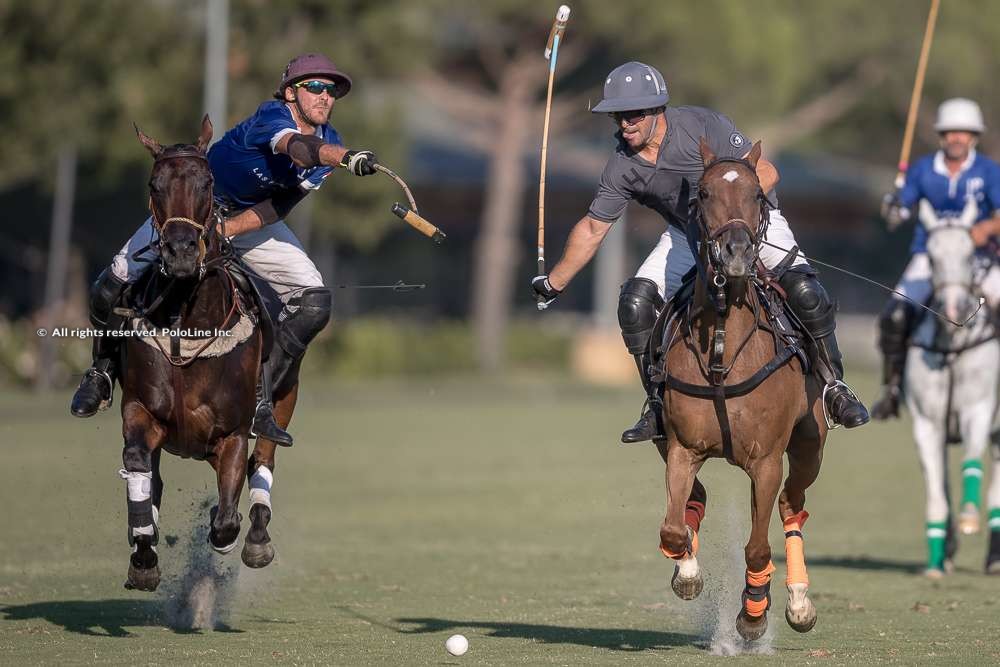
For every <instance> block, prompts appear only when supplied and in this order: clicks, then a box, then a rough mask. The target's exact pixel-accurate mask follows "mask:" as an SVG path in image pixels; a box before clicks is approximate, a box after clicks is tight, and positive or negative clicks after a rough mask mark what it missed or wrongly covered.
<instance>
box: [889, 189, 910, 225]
mask: <svg viewBox="0 0 1000 667" xmlns="http://www.w3.org/2000/svg"><path fill="white" fill-rule="evenodd" d="M882 218H883V219H884V220H885V222H886V225H887V226H888V227H889V230H890V231H892V230H893V229H896V227H899V226H900V225H901V224H903V223H904V222H906V221H907V220H909V219H910V209H908V208H906V207H905V206H903V202H901V201H900V200H899V195H897V194H896V193H894V192H890V193H889V194H887V195H886V196H885V197H883V198H882Z"/></svg>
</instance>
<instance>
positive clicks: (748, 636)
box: [736, 610, 767, 642]
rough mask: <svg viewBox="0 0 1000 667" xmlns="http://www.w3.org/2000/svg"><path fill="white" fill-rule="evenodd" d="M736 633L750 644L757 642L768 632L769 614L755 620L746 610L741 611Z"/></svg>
mask: <svg viewBox="0 0 1000 667" xmlns="http://www.w3.org/2000/svg"><path fill="white" fill-rule="evenodd" d="M736 632H738V633H740V637H743V639H745V640H746V641H748V642H755V641H757V640H758V639H760V638H761V637H763V636H764V633H765V632H767V613H766V612H765V613H763V614H761V615H760V616H759V617H758V618H754V617H753V616H747V613H746V611H745V610H741V611H740V615H739V616H737V617H736Z"/></svg>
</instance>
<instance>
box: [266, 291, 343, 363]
mask: <svg viewBox="0 0 1000 667" xmlns="http://www.w3.org/2000/svg"><path fill="white" fill-rule="evenodd" d="M332 305H333V292H331V291H330V289H329V288H328V287H310V288H308V289H306V290H303V291H302V293H301V294H299V295H298V296H295V297H292V298H291V299H289V301H288V306H291V308H288V307H286V308H285V310H284V311H282V313H281V315H280V316H279V318H278V320H279V324H278V331H277V336H276V338H277V342H278V345H280V346H281V349H283V350H284V351H285V352H287V353H288V355H289V356H291V357H292V358H293V359H298V358H300V357H301V356H302V355H303V354H305V352H306V346H307V345H309V343H311V342H312V339H313V338H315V337H316V334H318V333H319V332H320V331H322V330H323V327H325V326H326V325H327V323H328V322H329V321H330V309H331V307H332ZM292 309H294V311H293V310H292Z"/></svg>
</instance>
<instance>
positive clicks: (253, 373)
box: [120, 116, 274, 591]
mask: <svg viewBox="0 0 1000 667" xmlns="http://www.w3.org/2000/svg"><path fill="white" fill-rule="evenodd" d="M136 132H137V134H138V136H139V140H140V141H141V142H142V144H143V145H144V146H145V147H146V148H147V150H149V152H150V153H151V154H152V156H153V158H154V162H153V170H152V174H151V176H150V180H149V189H150V208H151V211H152V220H153V225H154V227H155V229H156V231H157V234H158V241H156V243H158V249H159V262H160V267H159V271H149V272H147V274H146V275H145V276H144V277H143V278H142V279H140V281H139V282H137V283H136V284H135V285H134V286H133V287H132V288H131V297H130V299H129V304H128V307H126V308H123V309H122V311H123V314H126V315H128V316H129V322H130V326H127V327H126V330H125V331H124V333H127V334H135V335H130V336H129V337H128V338H127V342H126V345H125V346H123V348H124V351H123V354H124V359H123V360H122V363H121V366H120V367H121V368H123V369H124V370H123V374H122V379H121V384H122V403H121V410H122V432H123V436H124V439H125V446H124V450H123V452H122V461H123V463H124V469H123V470H122V471H121V476H122V477H123V478H124V479H125V480H126V482H127V490H128V525H129V531H128V536H129V543H130V545H131V546H132V549H133V551H132V555H131V558H130V563H129V570H128V579H127V580H126V582H125V586H126V587H127V588H135V589H140V590H146V591H152V590H155V589H156V587H157V586H158V584H159V581H160V571H159V566H158V559H157V554H156V548H155V547H156V543H157V540H158V533H159V530H158V522H159V508H160V502H161V500H162V497H163V480H162V479H161V477H160V453H161V451H162V450H164V449H165V450H166V451H168V452H170V453H171V454H174V455H176V456H181V457H183V458H194V459H199V460H205V461H208V463H209V464H210V465H211V466H212V467H213V468H214V469H215V472H216V476H217V481H218V489H219V502H218V505H217V506H216V507H215V508H213V509H212V512H211V519H210V532H209V542H210V544H211V546H212V548H213V549H215V550H216V551H218V552H220V553H228V552H229V551H231V550H232V549H233V548H234V547H235V546H236V543H237V540H238V538H239V533H240V520H241V517H240V514H239V512H238V508H237V506H238V503H239V499H240V493H241V490H242V487H243V484H244V482H246V481H247V473H248V466H247V449H248V444H247V441H248V436H249V431H250V425H251V420H252V417H253V414H254V406H255V394H254V389H255V386H256V383H257V376H258V369H259V367H260V364H261V357H262V351H263V336H262V333H261V329H260V327H259V326H258V325H257V321H256V318H255V317H254V312H253V308H252V305H251V303H249V301H251V300H248V299H247V298H246V297H245V296H244V295H243V294H241V292H240V290H238V289H237V283H236V281H235V279H234V275H233V273H232V272H231V270H230V268H229V267H228V265H227V258H226V256H225V255H224V253H223V252H222V239H221V236H220V235H219V234H218V233H217V232H216V225H217V224H218V223H219V220H220V218H219V217H218V216H217V215H216V212H215V210H214V206H213V199H212V186H213V178H212V172H211V170H210V169H209V165H208V160H207V158H206V154H205V149H206V147H207V146H208V143H209V141H210V140H211V138H212V124H211V122H210V121H209V119H208V116H205V118H204V119H203V121H202V128H201V134H200V136H199V137H198V139H197V141H196V142H195V143H194V144H190V145H186V144H176V145H173V146H167V147H164V146H162V145H160V144H159V143H158V142H156V141H155V140H153V139H151V138H150V137H148V136H146V135H145V134H143V133H142V132H141V131H140V130H139V129H138V128H136ZM258 446H261V445H260V444H259V445H258ZM271 457H272V466H273V445H272V452H271ZM260 467H261V466H259V465H256V464H255V463H254V461H253V460H252V461H251V465H250V473H251V474H252V475H253V476H252V477H251V480H250V487H251V492H250V495H251V508H250V519H251V528H250V531H249V533H248V535H247V539H246V542H245V544H244V549H243V561H244V562H245V563H246V564H247V565H249V566H251V567H263V566H264V565H267V564H268V563H270V562H271V559H272V558H273V557H274V550H273V548H272V547H271V545H270V538H269V536H268V535H267V522H268V521H269V520H270V493H269V491H270V480H271V476H270V470H268V469H264V470H259V468H260Z"/></svg>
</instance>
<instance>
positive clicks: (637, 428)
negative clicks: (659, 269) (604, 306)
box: [618, 278, 664, 444]
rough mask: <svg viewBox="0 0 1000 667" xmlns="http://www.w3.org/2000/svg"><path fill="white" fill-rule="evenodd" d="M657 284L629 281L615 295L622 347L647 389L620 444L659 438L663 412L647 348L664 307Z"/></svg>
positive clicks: (644, 280) (640, 279) (641, 279)
mask: <svg viewBox="0 0 1000 667" xmlns="http://www.w3.org/2000/svg"><path fill="white" fill-rule="evenodd" d="M663 305H664V304H663V298H662V297H660V293H659V290H658V288H657V286H656V283H655V282H653V281H652V280H649V279H648V278H629V279H628V280H626V281H625V284H624V285H622V291H621V294H620V295H619V296H618V323H619V324H620V325H621V328H622V339H623V340H624V341H625V347H627V348H628V351H629V353H630V354H631V355H632V357H633V358H634V359H635V364H636V366H637V367H638V368H639V380H640V381H641V382H642V388H643V389H645V390H646V404H645V406H644V408H643V412H642V416H641V417H639V421H637V422H636V423H635V425H634V426H633V427H632V428H629V429H626V430H625V431H624V432H623V433H622V443H624V444H632V443H635V442H646V441H647V440H652V439H654V438H656V437H659V436H660V435H662V434H660V433H659V432H658V423H659V420H658V419H657V414H656V411H657V410H662V404H661V398H660V396H659V395H658V391H659V390H658V388H657V387H656V386H655V385H654V384H653V383H652V381H651V380H650V379H649V358H648V356H647V352H646V348H647V346H648V344H649V336H650V334H651V333H652V331H653V325H654V324H656V316H657V313H658V312H659V310H660V309H661V308H663Z"/></svg>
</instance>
